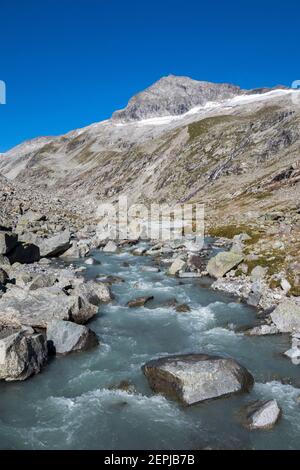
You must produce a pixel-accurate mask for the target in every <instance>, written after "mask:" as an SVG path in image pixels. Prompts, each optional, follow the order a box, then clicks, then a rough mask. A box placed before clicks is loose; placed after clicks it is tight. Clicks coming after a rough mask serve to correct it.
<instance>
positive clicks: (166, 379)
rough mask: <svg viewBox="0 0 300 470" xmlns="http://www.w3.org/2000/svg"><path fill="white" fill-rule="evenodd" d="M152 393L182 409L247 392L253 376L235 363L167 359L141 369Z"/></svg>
mask: <svg viewBox="0 0 300 470" xmlns="http://www.w3.org/2000/svg"><path fill="white" fill-rule="evenodd" d="M142 370H143V373H144V374H145V376H146V377H147V379H148V382H149V385H150V387H151V388H152V390H153V391H154V392H155V393H162V394H163V395H166V396H167V397H170V398H175V399H177V400H179V401H180V402H182V403H183V404H185V405H194V404H196V403H199V402H203V401H206V400H211V399H216V398H221V397H226V396H229V395H233V394H236V393H241V392H249V391H250V390H251V389H252V387H253V384H254V379H253V377H252V375H251V374H250V373H249V372H248V371H247V369H245V368H244V367H243V366H241V365H240V364H239V363H237V362H236V361H235V360H234V359H230V358H224V357H219V356H209V355H206V354H186V355H177V356H168V357H163V358H160V359H156V360H153V361H150V362H148V363H147V364H145V365H144V366H143V367H142Z"/></svg>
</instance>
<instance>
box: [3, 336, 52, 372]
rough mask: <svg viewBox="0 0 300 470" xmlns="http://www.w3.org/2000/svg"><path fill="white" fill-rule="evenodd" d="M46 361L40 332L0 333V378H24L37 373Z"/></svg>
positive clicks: (45, 349) (44, 345)
mask: <svg viewBox="0 0 300 470" xmlns="http://www.w3.org/2000/svg"><path fill="white" fill-rule="evenodd" d="M46 361H47V345H46V341H45V339H44V337H43V335H41V334H34V335H27V334H26V333H25V332H24V331H22V330H19V331H16V332H10V333H7V332H5V330H4V332H3V333H0V379H1V380H6V381H13V380H26V379H27V378H28V377H30V376H32V375H34V374H38V373H39V372H40V371H41V369H42V367H43V366H44V365H45V363H46Z"/></svg>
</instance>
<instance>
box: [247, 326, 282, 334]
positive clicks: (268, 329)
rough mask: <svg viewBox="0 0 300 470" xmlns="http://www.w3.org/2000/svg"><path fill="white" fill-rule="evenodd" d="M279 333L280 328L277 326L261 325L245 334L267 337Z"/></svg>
mask: <svg viewBox="0 0 300 470" xmlns="http://www.w3.org/2000/svg"><path fill="white" fill-rule="evenodd" d="M278 333H279V330H278V328H276V326H275V325H259V326H254V327H253V328H250V329H248V330H246V331H245V332H244V334H245V335H248V336H266V335H276V334H278Z"/></svg>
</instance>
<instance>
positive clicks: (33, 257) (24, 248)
mask: <svg viewBox="0 0 300 470" xmlns="http://www.w3.org/2000/svg"><path fill="white" fill-rule="evenodd" d="M7 257H8V259H9V261H10V263H11V264H14V263H21V264H30V263H35V262H37V261H39V260H40V250H39V248H38V247H37V246H36V245H33V244H30V243H18V244H17V245H16V246H15V247H14V249H13V250H12V251H10V253H8V255H7Z"/></svg>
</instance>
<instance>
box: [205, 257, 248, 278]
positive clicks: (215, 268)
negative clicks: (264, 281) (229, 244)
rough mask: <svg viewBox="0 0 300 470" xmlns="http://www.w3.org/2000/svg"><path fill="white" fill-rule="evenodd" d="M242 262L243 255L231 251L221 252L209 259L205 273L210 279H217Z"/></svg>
mask: <svg viewBox="0 0 300 470" xmlns="http://www.w3.org/2000/svg"><path fill="white" fill-rule="evenodd" d="M243 260H244V256H243V254H240V253H235V252H233V251H222V252H221V253H218V254H217V255H216V256H214V257H213V258H211V259H210V260H209V262H208V264H207V271H208V274H209V275H210V276H211V277H215V278H217V279H219V278H220V277H223V276H225V274H227V273H228V272H229V271H231V270H232V269H233V268H236V267H237V266H238V265H239V264H240V263H242V261H243Z"/></svg>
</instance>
